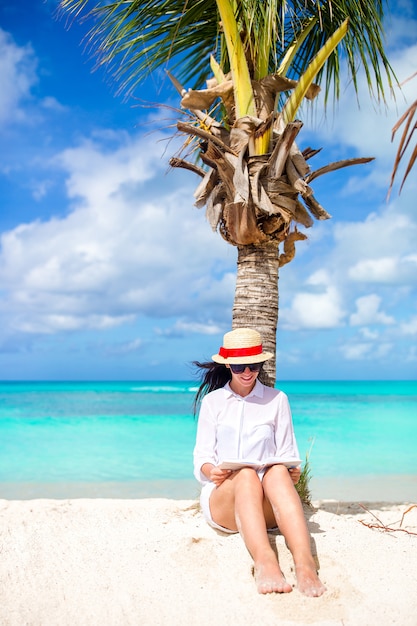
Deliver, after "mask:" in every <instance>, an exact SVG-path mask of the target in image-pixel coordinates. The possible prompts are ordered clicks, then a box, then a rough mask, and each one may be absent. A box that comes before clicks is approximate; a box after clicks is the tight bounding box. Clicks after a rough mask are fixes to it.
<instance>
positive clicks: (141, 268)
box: [0, 133, 235, 333]
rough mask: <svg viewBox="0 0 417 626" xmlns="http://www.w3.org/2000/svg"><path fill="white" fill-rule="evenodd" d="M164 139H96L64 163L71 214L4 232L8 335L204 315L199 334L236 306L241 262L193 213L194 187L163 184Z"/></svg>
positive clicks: (2, 276) (0, 258)
mask: <svg viewBox="0 0 417 626" xmlns="http://www.w3.org/2000/svg"><path fill="white" fill-rule="evenodd" d="M108 138H109V135H108V134H107V135H106V136H105V139H106V140H108ZM158 138H160V137H158V136H157V137H155V136H151V137H147V138H146V139H143V138H141V137H135V138H133V139H132V138H129V137H128V136H126V135H121V136H118V135H116V134H115V133H111V140H112V148H111V149H109V148H108V147H107V148H105V147H104V146H103V141H101V142H100V141H99V139H103V136H100V137H98V136H97V137H96V139H95V141H93V140H89V141H84V142H83V143H81V144H80V145H79V146H78V147H77V148H72V149H70V150H66V151H65V152H64V153H62V154H61V155H59V156H58V157H57V159H56V163H58V164H60V165H61V166H62V167H63V168H64V169H65V170H66V171H67V172H68V180H67V188H68V193H69V195H70V197H71V198H72V199H73V200H72V211H70V212H69V213H68V215H67V216H64V217H61V218H57V217H55V218H52V219H49V220H47V221H44V222H41V221H35V222H31V223H29V224H21V225H20V226H18V227H17V228H15V229H13V230H11V231H9V232H6V233H4V234H3V235H2V237H1V253H0V263H1V266H0V290H1V291H2V292H3V293H4V294H7V296H6V297H5V298H4V299H3V301H2V302H1V305H0V314H1V313H2V314H3V330H5V327H7V326H8V328H9V330H12V331H14V330H20V331H24V332H32V333H33V332H36V333H53V332H59V331H71V330H76V329H83V328H108V327H111V326H115V325H120V324H123V323H126V322H127V321H131V319H132V318H133V317H135V316H137V315H138V314H142V315H147V316H150V317H152V316H157V317H159V318H160V317H164V316H166V317H170V316H181V318H182V319H184V323H188V322H187V316H189V317H190V318H191V319H194V320H195V319H197V320H198V319H199V318H200V323H201V326H200V332H201V330H202V329H204V328H205V321H206V320H207V319H210V318H211V319H215V317H216V316H221V315H222V314H223V312H224V310H226V307H230V303H231V298H232V295H233V287H234V283H233V281H232V280H231V273H230V270H229V273H228V272H225V270H226V268H227V266H229V267H231V266H233V267H234V264H235V259H234V256H230V252H229V251H228V248H229V246H227V244H226V243H225V242H223V240H222V239H221V238H220V237H219V236H218V235H217V234H214V233H212V231H211V229H210V228H209V226H208V224H207V223H206V221H205V219H204V215H203V214H202V213H201V212H200V211H198V210H197V209H195V208H193V207H192V205H191V202H192V188H181V187H178V186H177V187H175V186H174V185H178V183H177V181H178V180H180V179H179V178H176V177H175V175H171V176H170V177H169V180H168V179H167V178H166V177H165V163H164V162H163V161H162V160H161V152H162V149H163V146H161V144H159V143H158V141H157V139H158ZM106 145H107V146H108V143H107V144H106ZM191 180H192V179H191ZM145 181H146V186H145V185H144V182H145ZM216 266H219V267H220V266H221V267H222V268H223V270H222V272H217V275H216V277H212V276H211V271H212V268H215V267H216ZM200 296H201V299H200ZM196 303H197V304H196ZM7 320H8V322H7ZM213 323H214V324H215V325H216V324H217V322H213ZM215 327H217V326H215ZM213 332H214V331H213Z"/></svg>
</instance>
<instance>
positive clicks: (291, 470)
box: [288, 466, 301, 485]
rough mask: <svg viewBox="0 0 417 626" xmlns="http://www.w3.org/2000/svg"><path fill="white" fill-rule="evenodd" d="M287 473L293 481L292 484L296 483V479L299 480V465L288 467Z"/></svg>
mask: <svg viewBox="0 0 417 626" xmlns="http://www.w3.org/2000/svg"><path fill="white" fill-rule="evenodd" d="M288 471H289V473H290V476H291V480H292V482H293V483H294V485H296V484H297V483H298V481H299V480H300V476H301V467H300V466H298V467H290V468H289V470H288Z"/></svg>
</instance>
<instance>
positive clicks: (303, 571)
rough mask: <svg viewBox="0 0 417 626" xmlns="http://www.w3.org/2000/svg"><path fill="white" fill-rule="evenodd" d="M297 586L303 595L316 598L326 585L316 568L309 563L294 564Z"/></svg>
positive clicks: (321, 593) (324, 589)
mask: <svg viewBox="0 0 417 626" xmlns="http://www.w3.org/2000/svg"><path fill="white" fill-rule="evenodd" d="M295 573H296V575H297V588H298V590H299V591H301V593H303V594H304V595H305V596H310V597H312V598H318V597H319V596H321V595H323V593H324V592H325V591H326V587H325V586H324V585H323V583H322V582H321V580H320V578H319V577H318V575H317V572H316V568H315V567H314V566H311V565H296V566H295Z"/></svg>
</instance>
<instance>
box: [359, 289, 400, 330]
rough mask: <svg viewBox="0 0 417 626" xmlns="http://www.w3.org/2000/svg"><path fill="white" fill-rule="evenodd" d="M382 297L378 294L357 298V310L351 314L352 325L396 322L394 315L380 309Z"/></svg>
mask: <svg viewBox="0 0 417 626" xmlns="http://www.w3.org/2000/svg"><path fill="white" fill-rule="evenodd" d="M380 304H381V298H380V297H379V296H377V295H376V294H371V295H369V296H363V297H362V298H358V299H357V300H356V308H357V312H356V313H353V314H352V315H351V316H350V324H351V325H352V326H368V325H370V324H394V323H395V320H394V318H393V317H392V316H390V315H386V314H385V313H383V312H382V311H380V310H379V306H380Z"/></svg>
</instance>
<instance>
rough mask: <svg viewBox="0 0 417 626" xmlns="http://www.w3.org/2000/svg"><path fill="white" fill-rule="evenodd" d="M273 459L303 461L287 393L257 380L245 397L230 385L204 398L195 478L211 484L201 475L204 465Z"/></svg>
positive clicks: (196, 446)
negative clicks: (277, 457) (228, 461)
mask: <svg viewBox="0 0 417 626" xmlns="http://www.w3.org/2000/svg"><path fill="white" fill-rule="evenodd" d="M271 456H279V457H282V458H288V459H293V458H294V459H298V458H299V453H298V448H297V443H296V440H295V435H294V429H293V425H292V418H291V410H290V405H289V402H288V398H287V396H286V394H285V393H284V392H283V391H280V390H279V389H272V388H271V387H266V386H265V385H263V384H262V383H260V382H259V380H257V381H256V383H255V386H254V388H253V389H252V391H251V392H250V394H248V395H247V396H245V397H242V396H239V395H238V394H236V393H234V392H233V391H232V389H231V388H230V385H229V383H227V384H226V385H225V386H224V387H222V388H221V389H216V390H215V391H212V392H210V393H208V394H207V395H206V396H204V398H203V401H202V403H201V410H200V415H199V418H198V426H197V438H196V445H195V448H194V476H195V477H196V478H197V480H198V481H199V482H201V483H202V484H204V483H207V482H209V481H208V479H207V478H206V477H205V476H204V474H203V473H202V472H201V467H202V466H203V465H204V463H213V465H219V463H221V462H222V461H223V460H226V459H251V460H254V461H262V460H263V459H267V458H268V457H271Z"/></svg>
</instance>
